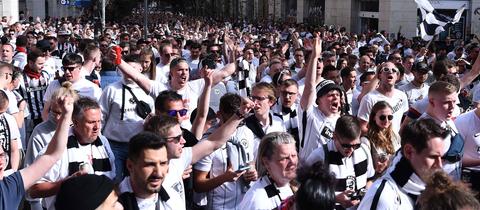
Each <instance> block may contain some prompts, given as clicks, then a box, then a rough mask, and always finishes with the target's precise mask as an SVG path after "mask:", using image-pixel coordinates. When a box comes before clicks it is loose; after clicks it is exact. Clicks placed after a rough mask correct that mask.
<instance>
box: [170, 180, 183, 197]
mask: <svg viewBox="0 0 480 210" xmlns="http://www.w3.org/2000/svg"><path fill="white" fill-rule="evenodd" d="M172 189H174V190H175V191H176V192H177V193H178V194H179V195H180V197H183V196H182V195H183V186H182V183H180V182H177V183H175V184H173V185H172Z"/></svg>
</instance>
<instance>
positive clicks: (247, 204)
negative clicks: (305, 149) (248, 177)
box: [240, 132, 298, 210]
mask: <svg viewBox="0 0 480 210" xmlns="http://www.w3.org/2000/svg"><path fill="white" fill-rule="evenodd" d="M297 164H298V157H297V150H296V149H295V140H294V139H293V137H292V135H290V134H288V133H286V132H273V133H269V134H267V135H266V136H265V137H264V138H263V139H262V141H261V143H260V146H259V148H258V155H257V158H256V169H257V173H258V175H259V177H260V179H259V180H258V181H257V182H255V184H254V185H253V186H252V187H251V188H250V189H249V190H248V191H247V193H246V194H245V197H244V198H243V200H242V202H241V203H240V209H249V210H250V209H276V208H278V207H279V206H280V204H281V202H282V201H283V200H285V199H286V198H288V197H290V196H292V195H293V193H294V192H293V190H292V188H291V186H290V182H291V181H292V180H294V179H295V177H296V176H297V173H296V170H297Z"/></svg>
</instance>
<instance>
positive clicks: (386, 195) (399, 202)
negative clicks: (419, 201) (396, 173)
mask: <svg viewBox="0 0 480 210" xmlns="http://www.w3.org/2000/svg"><path fill="white" fill-rule="evenodd" d="M382 180H383V179H378V180H376V181H375V182H374V183H373V184H372V186H370V188H369V189H368V190H367V193H366V194H365V196H364V197H363V199H362V201H361V202H360V205H359V206H358V209H359V210H363V209H370V208H371V206H372V202H373V198H374V197H375V193H376V192H377V190H378V188H379V187H380V185H381V183H382ZM414 207H415V201H414V200H413V199H412V198H410V197H409V196H408V194H407V192H405V191H404V190H403V189H402V188H399V187H398V185H397V184H396V183H395V182H394V181H393V180H392V179H391V178H390V179H387V181H386V182H385V186H384V188H383V190H382V192H381V194H380V198H379V200H378V204H377V208H375V209H382V210H413V209H414Z"/></svg>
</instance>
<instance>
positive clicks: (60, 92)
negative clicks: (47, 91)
mask: <svg viewBox="0 0 480 210" xmlns="http://www.w3.org/2000/svg"><path fill="white" fill-rule="evenodd" d="M72 86H73V84H72V83H71V82H69V81H65V82H63V83H62V87H60V88H59V89H57V90H55V92H53V94H52V97H51V98H50V101H52V102H56V101H58V100H59V99H60V98H61V97H63V96H66V95H70V96H71V97H72V98H73V100H74V101H77V100H78V98H80V97H79V96H78V93H77V91H75V90H74V89H73V88H72Z"/></svg>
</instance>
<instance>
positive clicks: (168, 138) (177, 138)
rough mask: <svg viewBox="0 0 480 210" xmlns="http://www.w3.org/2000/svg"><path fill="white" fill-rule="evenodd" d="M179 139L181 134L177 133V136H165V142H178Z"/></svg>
mask: <svg viewBox="0 0 480 210" xmlns="http://www.w3.org/2000/svg"><path fill="white" fill-rule="evenodd" d="M180 139H182V134H180V135H178V136H172V137H166V138H165V140H166V141H167V142H172V143H174V144H178V142H180Z"/></svg>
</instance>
